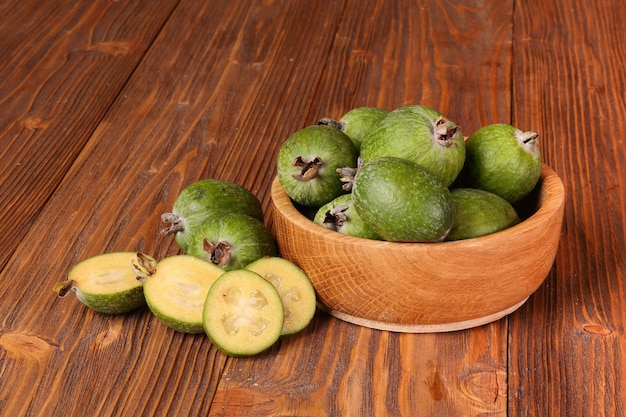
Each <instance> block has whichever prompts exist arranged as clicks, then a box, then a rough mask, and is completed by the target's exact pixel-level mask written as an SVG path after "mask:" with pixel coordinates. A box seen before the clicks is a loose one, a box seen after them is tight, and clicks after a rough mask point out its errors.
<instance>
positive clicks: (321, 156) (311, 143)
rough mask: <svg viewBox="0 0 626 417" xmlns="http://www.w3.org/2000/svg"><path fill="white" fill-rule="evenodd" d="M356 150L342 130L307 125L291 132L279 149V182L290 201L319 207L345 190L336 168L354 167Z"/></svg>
mask: <svg viewBox="0 0 626 417" xmlns="http://www.w3.org/2000/svg"><path fill="white" fill-rule="evenodd" d="M356 160H357V150H356V148H355V146H354V144H353V143H352V140H351V139H350V138H349V137H348V136H347V135H346V134H345V133H343V132H342V131H341V130H339V129H336V128H334V127H330V126H325V125H315V126H308V127H305V128H303V129H300V130H298V131H297V132H295V133H294V134H293V135H291V136H290V137H289V138H288V139H287V140H286V141H285V142H284V143H283V145H282V146H281V148H280V150H279V152H278V160H277V171H278V180H279V181H280V185H281V186H282V187H283V189H284V190H285V193H287V195H288V196H289V197H291V199H292V200H293V201H295V202H296V203H298V204H302V205H305V206H318V207H319V206H321V205H322V204H325V203H327V202H329V201H330V200H332V199H333V198H335V197H337V196H339V195H341V194H343V193H345V191H344V190H343V188H342V186H343V183H342V182H341V180H340V177H339V174H338V173H337V172H336V170H337V168H342V167H346V166H348V167H354V166H356Z"/></svg>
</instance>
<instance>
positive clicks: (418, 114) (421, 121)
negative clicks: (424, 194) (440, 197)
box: [360, 105, 465, 187]
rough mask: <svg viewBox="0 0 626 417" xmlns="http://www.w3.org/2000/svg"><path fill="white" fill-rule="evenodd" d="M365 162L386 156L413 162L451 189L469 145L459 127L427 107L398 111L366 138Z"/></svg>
mask: <svg viewBox="0 0 626 417" xmlns="http://www.w3.org/2000/svg"><path fill="white" fill-rule="evenodd" d="M360 156H361V157H362V158H363V160H364V161H365V162H369V161H372V160H374V159H376V158H380V157H384V156H395V157H398V158H404V159H408V160H410V161H413V162H415V163H417V164H419V165H421V166H423V167H424V168H426V169H427V170H428V171H430V172H432V173H433V174H435V175H436V176H437V177H438V178H439V179H440V180H441V181H442V182H443V184H444V185H445V186H446V187H447V186H449V185H450V184H452V182H453V181H454V180H455V178H456V177H457V175H458V174H459V172H461V169H463V164H464V162H465V143H464V140H463V133H462V132H461V130H460V129H459V128H458V126H457V125H456V124H455V123H454V122H452V121H450V120H448V119H447V118H446V117H445V116H443V115H442V114H441V113H439V112H438V111H436V110H434V109H431V108H430V107H427V106H422V105H412V106H405V107H400V108H397V109H395V110H393V111H391V112H390V113H389V114H388V115H387V116H386V117H385V118H383V119H382V120H380V122H378V123H377V124H376V126H375V127H374V128H373V129H372V130H371V131H370V133H369V134H368V135H367V136H366V137H365V139H364V140H363V143H362V144H361V154H360Z"/></svg>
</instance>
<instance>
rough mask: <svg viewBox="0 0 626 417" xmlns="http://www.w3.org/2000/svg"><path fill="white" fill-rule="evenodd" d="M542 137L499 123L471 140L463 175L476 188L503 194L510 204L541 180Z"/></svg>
mask: <svg viewBox="0 0 626 417" xmlns="http://www.w3.org/2000/svg"><path fill="white" fill-rule="evenodd" d="M538 143H539V135H538V134H537V133H535V132H532V131H528V132H524V131H522V130H520V129H518V128H516V127H514V126H511V125H508V124H503V123H495V124H491V125H487V126H484V127H482V128H480V129H478V130H477V131H476V132H474V133H472V135H471V136H470V137H469V138H467V142H466V149H467V160H466V169H465V170H464V172H463V175H467V178H466V179H467V180H468V181H469V185H470V186H471V187H472V188H480V189H482V190H486V191H489V192H492V193H494V194H497V195H499V196H500V197H502V198H504V199H505V200H507V201H508V202H510V203H514V202H517V201H519V200H521V199H522V198H523V197H524V196H526V195H527V194H528V193H530V192H531V191H532V190H533V188H535V185H537V182H538V181H539V178H540V177H541V165H542V161H541V152H540V150H539V146H538Z"/></svg>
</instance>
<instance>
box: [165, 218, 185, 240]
mask: <svg viewBox="0 0 626 417" xmlns="http://www.w3.org/2000/svg"><path fill="white" fill-rule="evenodd" d="M161 221H163V222H166V223H171V225H170V226H169V227H167V228H165V229H163V230H161V235H163V236H167V235H172V234H174V233H177V232H183V231H184V230H185V222H184V220H183V218H182V216H180V215H178V214H174V213H163V214H162V215H161Z"/></svg>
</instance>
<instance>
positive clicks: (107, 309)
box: [74, 286, 146, 314]
mask: <svg viewBox="0 0 626 417" xmlns="http://www.w3.org/2000/svg"><path fill="white" fill-rule="evenodd" d="M74 290H75V291H76V298H78V300H79V301H80V302H81V303H83V304H84V305H86V306H87V307H89V308H91V309H92V310H95V311H97V312H99V313H104V314H123V313H128V312H129V311H132V310H134V309H136V308H139V307H143V306H145V305H146V300H145V297H144V294H143V286H138V287H134V288H130V289H128V290H126V291H123V292H119V293H115V294H91V293H87V292H84V291H81V290H80V289H78V288H74Z"/></svg>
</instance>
